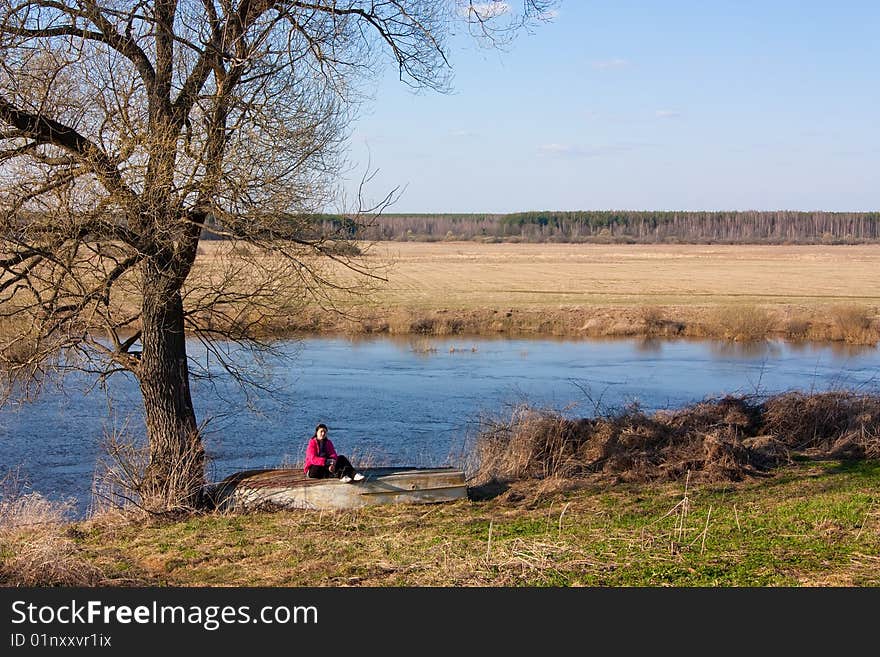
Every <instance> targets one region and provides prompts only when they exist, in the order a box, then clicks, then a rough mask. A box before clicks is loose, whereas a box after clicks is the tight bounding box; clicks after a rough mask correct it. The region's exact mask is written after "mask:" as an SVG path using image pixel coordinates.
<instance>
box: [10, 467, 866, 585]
mask: <svg viewBox="0 0 880 657" xmlns="http://www.w3.org/2000/svg"><path fill="white" fill-rule="evenodd" d="M878 490H880V463H878V462H876V461H873V462H871V461H862V462H851V461H850V462H848V461H839V460H830V461H820V462H800V463H795V464H792V465H791V466H788V467H786V468H784V469H783V470H781V471H779V472H778V473H777V474H776V475H775V476H773V477H772V478H769V479H760V480H755V479H749V480H746V481H742V482H734V483H713V484H693V483H692V484H691V485H689V486H686V485H685V482H684V481H681V482H675V483H663V484H651V485H623V486H613V487H611V486H608V485H607V484H602V483H592V484H590V483H581V484H577V483H576V482H573V481H571V480H563V479H559V480H557V479H548V480H544V481H541V482H540V483H536V482H528V483H520V484H515V485H513V486H511V487H509V488H508V489H507V490H506V491H504V492H503V493H502V494H500V495H497V496H495V497H493V498H491V499H486V500H482V501H480V500H462V501H459V502H454V503H449V504H442V505H432V506H425V505H407V506H396V505H395V506H380V507H367V508H364V509H361V510H358V511H352V512H318V511H297V512H294V511H279V512H274V513H268V512H267V513H256V514H250V515H223V514H208V515H198V516H192V517H189V518H186V519H183V520H180V521H176V522H175V521H167V520H144V519H142V520H139V521H131V520H124V519H122V518H120V517H114V516H111V515H105V516H102V517H97V518H95V519H93V520H90V521H86V522H80V523H72V524H63V523H54V524H53V523H51V522H50V523H47V524H42V525H38V526H35V527H34V528H32V529H31V530H30V532H28V533H21V532H19V533H18V534H17V535H18V537H19V538H17V539H16V540H15V542H14V543H12V542H10V538H9V534H8V533H5V535H4V538H3V547H2V551H0V558H2V569H0V575H2V580H3V584H4V585H5V586H15V585H64V586H70V585H78V586H97V585H100V586H334V587H339V586H880V568H878V557H877V555H878V554H880V506H878V496H877V491H878Z"/></svg>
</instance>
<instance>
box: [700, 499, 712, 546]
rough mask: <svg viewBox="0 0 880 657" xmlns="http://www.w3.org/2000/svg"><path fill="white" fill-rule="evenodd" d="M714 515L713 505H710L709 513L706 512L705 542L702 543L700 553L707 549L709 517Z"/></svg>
mask: <svg viewBox="0 0 880 657" xmlns="http://www.w3.org/2000/svg"><path fill="white" fill-rule="evenodd" d="M711 517H712V507H711V506H710V507H709V513H707V514H706V526H705V527H703V543H702V545H700V554H703V551H704V550H705V549H706V533H707V532H708V531H709V518H711Z"/></svg>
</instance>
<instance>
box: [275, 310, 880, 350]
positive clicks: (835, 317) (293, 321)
mask: <svg viewBox="0 0 880 657" xmlns="http://www.w3.org/2000/svg"><path fill="white" fill-rule="evenodd" d="M261 329H262V337H272V338H285V337H291V338H293V337H327V336H348V337H352V336H400V337H423V338H450V337H463V338H492V337H499V338H518V339H551V338H564V339H597V338H609V339H615V338H645V339H665V338H672V339H678V338H693V339H716V340H726V341H731V342H743V343H745V342H758V341H763V340H773V339H777V340H784V341H787V342H792V343H822V344H835V343H837V344H841V343H842V344H848V345H859V346H869V347H876V346H877V343H878V342H880V321H878V319H877V309H876V308H872V307H867V306H857V305H854V304H836V305H832V306H830V307H828V308H819V307H812V308H810V307H803V306H766V305H752V304H745V305H705V306H640V307H638V306H604V307H601V306H600V307H583V306H571V307H561V308H560V307H556V308H511V307H508V308H503V307H502V308H485V309H451V308H437V309H422V308H374V309H369V310H360V311H356V312H354V313H352V312H347V311H345V310H340V311H338V312H328V311H326V310H305V311H303V312H302V313H301V314H299V315H297V316H296V317H285V318H277V319H275V320H274V321H269V322H263V323H262V324H261Z"/></svg>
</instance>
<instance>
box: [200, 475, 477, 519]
mask: <svg viewBox="0 0 880 657" xmlns="http://www.w3.org/2000/svg"><path fill="white" fill-rule="evenodd" d="M361 472H362V473H363V475H364V479H363V480H362V481H358V482H350V483H344V482H342V481H340V480H339V479H309V478H308V477H306V475H305V473H304V472H303V471H302V469H300V468H296V469H288V468H285V469H274V470H248V471H245V472H238V473H236V474H234V475H230V476H229V477H227V478H226V479H224V480H223V481H221V482H219V483H217V484H213V485H210V486H208V487H207V488H206V494H207V495H208V498H209V499H210V500H211V502H212V505H213V506H214V507H215V508H217V509H221V510H236V511H247V510H256V509H266V508H282V509H357V508H360V507H364V506H368V505H372V504H397V503H399V504H430V503H435V502H449V501H452V500H457V499H462V498H465V497H467V484H466V483H465V476H464V471H462V470H458V469H455V468H409V467H385V468H365V469H362V470H361Z"/></svg>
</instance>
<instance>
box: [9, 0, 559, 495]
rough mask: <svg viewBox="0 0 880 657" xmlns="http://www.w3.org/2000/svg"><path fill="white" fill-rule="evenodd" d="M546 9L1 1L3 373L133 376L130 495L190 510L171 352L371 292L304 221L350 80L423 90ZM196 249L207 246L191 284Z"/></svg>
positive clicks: (323, 186)
mask: <svg viewBox="0 0 880 657" xmlns="http://www.w3.org/2000/svg"><path fill="white" fill-rule="evenodd" d="M550 4H552V3H550V2H542V1H540V0H524V2H523V5H522V7H521V8H519V9H518V11H516V12H515V11H513V10H512V9H511V7H510V6H509V5H508V4H507V3H504V2H486V3H474V2H462V1H461V0H454V1H453V0H447V1H445V2H441V1H439V0H335V1H332V0H331V1H321V0H313V1H308V0H306V1H299V2H292V1H276V0H140V1H122V0H0V239H2V247H0V251H2V252H0V320H2V321H3V327H2V328H3V333H4V334H5V335H6V337H7V339H6V342H5V344H4V346H3V349H2V357H3V360H4V361H5V364H6V366H7V367H6V371H7V372H8V373H10V375H13V374H15V375H18V377H17V379H16V380H18V381H22V382H32V381H35V380H39V378H40V377H41V376H43V375H45V374H47V373H48V372H50V371H51V372H62V373H63V372H64V371H66V370H67V369H70V368H77V369H79V370H86V371H89V372H92V373H93V374H94V375H95V376H97V377H106V376H108V375H110V374H112V373H115V372H120V371H124V372H130V373H132V374H133V375H134V376H135V377H136V379H137V381H138V383H139V385H140V389H141V392H142V395H143V403H144V411H145V420H146V433H147V437H148V440H149V451H150V454H149V457H150V458H149V466H148V468H147V476H146V482H145V484H146V486H145V489H146V490H151V491H154V492H155V493H156V495H157V496H158V499H161V500H163V501H162V502H161V505H164V506H166V507H167V506H173V505H175V504H183V505H192V504H194V503H195V502H196V500H197V497H198V494H199V490H200V488H201V486H202V484H203V480H204V463H203V461H204V451H203V448H202V441H201V436H200V433H199V426H198V423H197V420H196V413H195V410H194V408H193V402H192V398H191V395H190V377H191V374H192V367H191V363H190V362H188V357H187V345H186V338H187V337H188V336H195V337H198V338H200V339H202V340H204V341H205V342H206V344H213V341H214V340H217V339H221V340H230V339H231V340H238V341H243V342H249V341H253V340H256V339H257V338H258V337H259V326H260V324H261V322H263V321H265V318H266V317H267V315H268V314H270V313H277V312H292V311H295V308H296V307H297V306H298V305H301V304H302V303H305V302H307V301H309V300H310V299H312V300H313V299H318V300H321V299H325V300H326V299H329V298H330V297H331V296H332V291H333V290H334V289H343V290H344V289H354V288H355V287H356V286H357V285H358V280H359V278H361V276H362V275H369V272H367V271H365V270H364V269H363V268H362V267H361V265H360V264H359V262H358V261H357V260H356V259H351V258H349V257H348V256H347V255H345V252H341V251H340V250H339V249H338V248H335V246H334V244H335V242H336V241H337V240H338V239H342V238H345V237H346V235H348V233H346V234H333V233H332V232H330V233H328V232H327V231H322V230H317V228H316V226H317V224H316V222H315V221H314V219H313V218H312V217H313V215H312V213H314V212H315V211H317V210H319V209H320V208H322V207H324V205H325V203H326V202H327V201H328V199H329V198H330V194H331V192H332V190H333V188H334V182H335V181H334V174H336V173H337V172H338V170H339V163H340V146H341V144H342V141H343V138H344V136H345V129H346V127H347V126H348V125H349V123H350V120H351V118H352V116H353V108H354V107H355V106H356V104H357V100H358V99H359V95H358V92H359V89H360V86H359V82H361V81H363V80H365V79H367V78H368V77H369V75H370V74H371V73H372V72H373V71H375V70H376V68H377V64H378V63H380V60H381V59H382V58H383V57H387V56H388V55H390V57H391V58H392V59H393V61H395V62H396V65H397V67H398V68H399V71H400V78H401V80H402V81H404V82H405V83H407V84H411V85H414V86H417V87H428V88H432V89H437V90H441V91H442V90H444V89H446V88H447V87H448V83H449V75H448V73H449V70H450V69H449V66H448V62H447V59H446V53H445V47H446V46H445V43H446V38H447V36H448V35H449V34H450V30H451V28H452V26H454V25H456V24H465V25H468V26H469V27H470V28H472V30H473V32H474V33H475V34H476V35H477V36H479V37H481V38H487V39H489V40H490V41H493V42H495V43H497V42H499V41H503V40H504V39H505V38H506V36H507V35H509V34H512V33H513V32H514V31H515V30H516V29H517V28H519V27H522V26H523V25H526V24H528V23H529V22H530V21H532V20H533V19H541V18H542V17H545V16H546V14H544V13H542V12H545V11H546V10H547V9H548V5H550ZM209 235H210V236H214V237H221V238H224V239H223V240H222V241H219V242H215V244H219V246H217V247H216V248H215V249H214V251H216V258H215V259H214V260H213V261H212V262H211V264H210V265H209V266H205V267H203V268H197V269H198V273H194V271H195V270H194V264H195V262H196V256H197V253H198V251H199V245H200V241H201V240H203V239H205V237H206V236H209ZM242 244H244V245H247V246H246V248H243V247H242V246H241V245H242ZM328 259H329V260H330V261H336V263H337V264H342V265H344V267H343V269H342V271H345V272H347V274H346V275H342V276H340V275H333V274H332V273H328V272H330V271H336V272H338V271H340V268H339V267H338V266H337V267H335V268H334V269H332V270H330V269H328V268H327V267H325V266H324V265H323V263H325V262H326V261H327V260H328ZM27 390H28V389H27V388H26V389H25V391H27Z"/></svg>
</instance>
